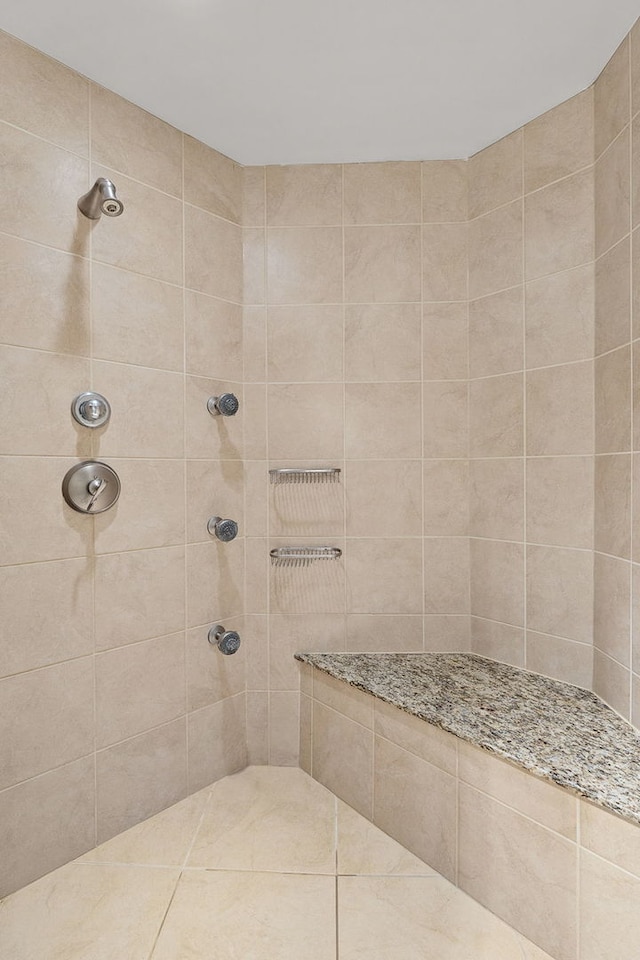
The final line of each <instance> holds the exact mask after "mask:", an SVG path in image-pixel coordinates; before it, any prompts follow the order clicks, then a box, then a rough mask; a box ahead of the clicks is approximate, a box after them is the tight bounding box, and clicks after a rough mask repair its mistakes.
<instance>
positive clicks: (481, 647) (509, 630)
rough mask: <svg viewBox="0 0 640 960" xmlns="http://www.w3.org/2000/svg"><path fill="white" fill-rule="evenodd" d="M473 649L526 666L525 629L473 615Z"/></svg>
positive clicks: (519, 665) (506, 661)
mask: <svg viewBox="0 0 640 960" xmlns="http://www.w3.org/2000/svg"><path fill="white" fill-rule="evenodd" d="M471 649H472V650H473V652H474V653H479V654H481V655H482V656H483V657H491V659H493V660H501V661H502V662H503V663H512V664H513V665H514V666H516V667H524V662H525V638H524V630H523V629H522V627H512V626H509V625H507V624H505V623H495V622H494V621H492V620H481V619H480V618H479V617H471Z"/></svg>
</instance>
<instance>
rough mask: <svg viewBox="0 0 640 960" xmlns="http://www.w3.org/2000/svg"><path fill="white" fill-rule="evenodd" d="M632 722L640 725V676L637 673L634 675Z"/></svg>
mask: <svg viewBox="0 0 640 960" xmlns="http://www.w3.org/2000/svg"><path fill="white" fill-rule="evenodd" d="M631 722H632V723H633V725H634V726H635V727H640V677H637V676H636V675H635V674H633V676H632V690H631Z"/></svg>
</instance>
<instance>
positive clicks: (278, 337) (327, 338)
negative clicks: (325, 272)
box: [267, 305, 344, 383]
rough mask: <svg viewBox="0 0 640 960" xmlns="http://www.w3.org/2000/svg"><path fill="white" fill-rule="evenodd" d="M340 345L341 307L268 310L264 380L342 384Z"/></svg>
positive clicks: (341, 338)
mask: <svg viewBox="0 0 640 960" xmlns="http://www.w3.org/2000/svg"><path fill="white" fill-rule="evenodd" d="M343 345H344V324H343V321H342V307H340V306H338V305H336V306H313V307H291V306H281V307H269V311H268V314H267V377H268V379H269V380H270V381H272V382H273V381H275V382H279V381H282V382H284V383H296V382H300V381H302V380H309V381H316V382H317V381H322V380H330V381H342V379H343V353H344V349H343Z"/></svg>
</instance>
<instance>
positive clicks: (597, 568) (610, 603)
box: [593, 553, 631, 667]
mask: <svg viewBox="0 0 640 960" xmlns="http://www.w3.org/2000/svg"><path fill="white" fill-rule="evenodd" d="M630 608H631V564H630V563H629V562H628V561H627V560H619V559H618V558H617V557H607V556H604V555H603V554H601V553H596V555H595V557H594V624H593V643H594V646H596V647H597V648H598V649H599V650H600V651H601V652H602V653H606V654H607V656H609V657H612V658H613V659H614V660H617V661H618V663H621V664H622V665H623V666H626V667H628V666H629V665H630V663H631V622H630Z"/></svg>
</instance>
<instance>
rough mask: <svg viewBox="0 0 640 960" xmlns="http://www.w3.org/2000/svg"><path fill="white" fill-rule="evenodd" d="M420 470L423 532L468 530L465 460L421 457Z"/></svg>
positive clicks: (460, 533) (432, 534)
mask: <svg viewBox="0 0 640 960" xmlns="http://www.w3.org/2000/svg"><path fill="white" fill-rule="evenodd" d="M423 471H424V472H423V476H424V532H425V535H426V536H428V537H463V536H466V534H467V533H468V531H469V464H468V463H467V461H465V460H425V461H424V464H423ZM395 495H396V496H397V491H396V492H395Z"/></svg>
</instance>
